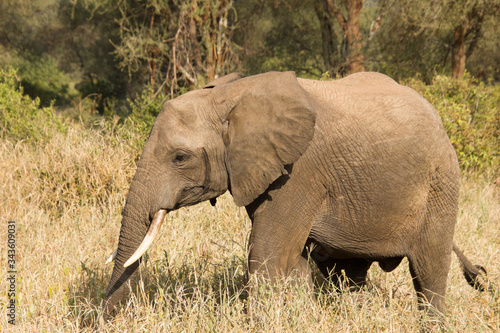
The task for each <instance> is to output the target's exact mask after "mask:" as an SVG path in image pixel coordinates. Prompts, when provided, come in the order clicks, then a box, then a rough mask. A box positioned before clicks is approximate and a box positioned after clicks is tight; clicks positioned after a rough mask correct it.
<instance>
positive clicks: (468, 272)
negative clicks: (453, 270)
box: [453, 243, 487, 291]
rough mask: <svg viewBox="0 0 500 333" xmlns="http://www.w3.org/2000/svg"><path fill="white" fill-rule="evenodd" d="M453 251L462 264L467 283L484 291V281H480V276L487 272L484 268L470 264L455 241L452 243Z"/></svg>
mask: <svg viewBox="0 0 500 333" xmlns="http://www.w3.org/2000/svg"><path fill="white" fill-rule="evenodd" d="M453 252H455V254H456V255H457V257H458V259H459V260H460V265H461V266H462V271H463V272H464V277H465V280H467V282H468V283H469V285H471V286H472V287H474V288H475V289H477V290H479V291H484V290H485V289H486V287H485V285H484V283H482V282H481V281H480V280H481V279H480V277H481V276H482V275H486V274H487V273H486V269H485V268H484V267H483V266H480V265H474V264H472V263H471V262H470V261H469V259H467V257H466V256H465V255H464V254H463V252H462V251H461V250H460V249H459V248H458V246H457V244H455V243H453Z"/></svg>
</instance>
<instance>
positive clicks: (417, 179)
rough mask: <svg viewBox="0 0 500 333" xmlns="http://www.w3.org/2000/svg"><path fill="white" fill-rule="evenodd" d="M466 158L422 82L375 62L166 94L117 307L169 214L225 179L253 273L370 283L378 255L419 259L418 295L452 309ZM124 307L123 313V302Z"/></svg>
mask: <svg viewBox="0 0 500 333" xmlns="http://www.w3.org/2000/svg"><path fill="white" fill-rule="evenodd" d="M459 181H460V168H459V163H458V159H457V155H456V153H455V151H454V149H453V146H452V145H451V143H450V139H449V138H448V136H447V134H446V131H445V129H444V127H443V124H442V121H441V118H440V117H439V115H438V113H437V111H436V110H435V109H434V107H433V106H432V105H431V104H430V103H429V102H428V101H427V100H426V99H424V98H423V97H421V96H420V95H419V94H418V93H417V92H416V91H414V90H413V89H411V88H409V87H405V86H403V85H400V84H398V83H397V82H395V81H394V80H392V79H391V78H389V77H387V76H385V75H383V74H379V73H374V72H364V73H357V74H352V75H350V76H347V77H345V78H343V79H338V80H333V81H317V80H310V79H303V78H297V77H296V75H295V73H294V72H268V73H263V74H258V75H253V76H244V75H242V74H239V73H233V74H229V75H226V76H223V77H220V78H217V79H215V80H214V81H212V82H210V83H208V84H207V85H205V86H204V87H202V88H200V89H197V90H193V91H191V92H188V93H185V94H183V95H181V96H179V97H177V98H174V99H172V100H170V101H167V102H166V103H165V104H164V106H163V108H162V110H161V112H160V113H159V114H158V116H157V118H156V120H155V122H154V124H153V126H152V129H151V132H150V134H149V138H148V140H147V142H146V144H145V146H144V150H143V152H142V155H141V158H140V160H139V163H138V166H137V171H136V173H135V175H134V177H133V179H132V182H131V185H130V189H129V193H128V195H127V200H126V203H125V207H124V210H123V218H122V222H121V230H120V235H119V239H118V248H117V250H116V251H115V253H114V254H113V256H112V257H111V258H110V260H111V259H114V260H115V263H114V268H113V272H112V275H111V278H110V281H109V285H108V287H107V290H106V293H105V296H104V299H103V307H104V313H107V314H112V313H114V312H115V311H116V309H117V307H118V304H120V302H122V301H123V300H124V299H126V297H127V295H128V293H129V292H130V284H129V283H127V282H129V281H130V279H131V277H132V276H133V275H134V273H136V272H137V269H138V267H139V263H140V261H141V257H142V255H143V254H144V253H145V251H146V250H147V248H148V247H149V246H150V245H151V243H152V241H153V239H154V237H155V236H156V235H157V233H158V231H159V229H160V225H161V223H162V221H163V219H164V217H165V216H166V215H167V214H168V213H169V212H171V211H173V210H176V209H178V208H181V207H185V206H190V205H194V204H196V203H199V202H202V201H206V200H210V202H211V203H212V204H215V203H216V198H217V197H218V196H220V195H222V194H224V193H225V192H226V191H229V192H230V193H231V195H232V198H233V200H234V203H235V204H236V205H237V206H244V207H245V209H246V211H247V213H248V215H249V217H250V220H251V222H252V227H251V232H250V236H249V246H248V273H249V276H253V275H254V274H261V275H262V276H264V278H266V279H268V280H269V281H273V280H274V279H276V278H280V277H287V276H290V275H291V274H297V273H299V274H303V275H304V276H308V275H310V273H311V268H310V265H309V263H308V259H312V260H313V261H314V262H315V263H316V264H317V266H318V267H319V269H320V271H321V272H322V273H323V274H324V275H325V276H327V277H335V276H337V277H338V276H339V275H340V273H341V272H342V271H343V272H344V274H345V276H347V278H348V279H349V280H350V281H351V282H353V283H354V284H357V285H362V284H363V283H364V282H365V280H366V274H367V271H368V269H369V267H370V265H371V264H372V263H373V262H378V263H379V265H380V267H381V268H382V269H383V270H385V271H391V270H393V269H395V268H396V267H397V266H398V265H399V263H400V262H401V260H402V259H403V258H404V257H406V258H407V259H408V263H409V268H410V272H411V276H412V279H413V284H414V288H415V290H416V293H417V297H418V300H419V308H428V307H427V306H426V305H427V304H429V303H430V305H431V306H432V307H433V308H435V309H436V310H437V312H438V313H444V311H445V289H446V280H447V275H448V272H449V270H450V262H451V253H452V252H453V251H454V252H455V253H457V254H458V256H459V259H460V261H461V263H462V268H463V271H464V275H465V276H466V277H467V278H468V282H469V283H470V284H471V285H473V286H476V287H477V288H478V289H480V286H479V284H478V283H477V277H478V275H479V274H480V273H481V271H484V269H483V268H482V267H480V266H474V265H472V264H471V263H470V261H469V260H468V259H467V258H466V257H465V255H463V253H462V252H461V251H460V250H459V249H458V247H457V246H456V244H455V243H454V241H453V234H454V228H455V224H456V220H457V210H458V195H459ZM111 316H112V315H111Z"/></svg>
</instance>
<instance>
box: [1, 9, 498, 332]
mask: <svg viewBox="0 0 500 333" xmlns="http://www.w3.org/2000/svg"><path fill="white" fill-rule="evenodd" d="M396 3H397V5H396ZM498 8H499V4H498V1H493V0H492V1H489V0H461V1H451V0H449V1H448V0H447V1H430V0H429V1H428V0H418V1H415V0H404V1H396V0H366V1H357V0H346V1H338V0H302V1H299V0H289V1H285V0H271V1H263V0H252V1H237V0H218V1H206V0H191V1H181V0H168V1H158V0H140V1H131V0H105V1H97V0H30V1H28V0H20V1H15V2H12V1H2V2H0V32H1V34H0V201H1V202H2V203H3V204H2V207H1V208H0V216H2V219H3V220H2V221H6V220H7V219H9V220H10V219H13V220H16V225H17V237H18V243H17V246H18V251H17V265H18V266H17V269H18V271H19V274H18V281H17V286H18V293H17V294H18V297H17V301H18V312H17V313H18V323H19V324H21V325H22V326H23V327H24V331H80V330H82V329H83V330H88V331H91V330H92V329H96V327H91V326H89V324H90V323H95V321H94V320H95V319H96V318H98V317H99V315H100V314H101V312H100V311H101V310H100V309H99V304H100V302H101V300H102V297H103V293H104V289H105V286H106V283H107V281H108V279H109V276H110V274H111V267H106V266H104V264H103V262H104V261H105V260H106V258H107V256H108V255H109V254H110V253H111V251H112V250H113V249H114V247H115V245H116V241H117V235H118V233H119V223H120V218H121V211H122V209H123V205H124V202H125V197H126V194H127V190H128V186H129V184H130V181H131V178H132V176H133V174H134V172H135V167H136V162H137V160H138V158H139V156H140V153H141V149H142V146H143V144H144V142H145V139H146V137H147V134H148V132H149V130H150V127H151V124H152V122H153V120H154V118H155V116H156V115H157V113H158V111H159V110H160V108H161V105H162V104H163V102H164V101H166V100H167V99H169V98H172V97H175V96H177V95H179V94H181V93H184V92H186V91H188V90H191V89H194V88H196V87H199V86H201V85H203V84H204V83H206V82H207V81H209V80H211V79H213V78H215V77H217V76H220V75H223V74H226V73H228V72H231V71H241V72H244V73H245V74H255V73H260V72H264V71H268V70H295V71H296V72H297V73H298V75H299V76H303V77H309V78H317V79H323V80H329V79H332V78H337V77H341V76H343V75H346V74H348V73H350V72H353V71H358V70H377V71H380V72H383V73H386V74H388V75H390V76H391V77H393V78H394V79H396V80H398V81H399V82H401V83H403V84H406V85H408V86H410V87H412V88H414V89H415V90H417V91H418V92H419V93H420V94H422V95H423V96H424V97H425V98H427V99H428V100H429V101H430V102H431V103H432V104H433V105H434V106H435V107H436V109H437V110H438V112H439V114H440V116H441V118H442V120H443V124H444V126H445V128H446V130H447V132H448V135H449V136H450V139H451V141H452V144H453V145H454V147H455V150H456V151H457V155H458V158H459V160H460V163H461V167H462V171H463V177H462V178H463V184H462V189H461V201H460V211H459V218H458V223H457V229H456V237H455V239H456V241H457V243H458V244H459V245H460V246H462V247H463V249H464V251H465V252H466V253H467V255H469V256H470V257H471V258H472V259H473V261H474V262H478V263H480V264H482V265H484V266H485V267H486V268H487V269H488V273H489V277H490V280H491V281H493V282H494V283H496V284H497V285H498V279H499V278H500V271H499V267H498V256H499V253H500V243H499V242H498V240H499V239H500V223H499V216H500V204H499V203H500V200H499V198H500V193H499V188H500V187H499V184H500V178H499V176H500V168H499V163H500V157H499V156H500V152H499V149H500V107H499V106H500V86H499V85H498V82H499V81H500V68H499V56H500V55H499V53H498V52H499V51H498V50H499V49H498V46H499V43H500V38H499V36H500V33H499V32H500V31H498V29H499V28H500V27H499V25H498V24H497V22H498V20H499V18H500V17H499V12H500V11H499V10H498ZM356 21H358V22H359V25H358V28H359V29H358V30H359V31H358V33H355V32H354V33H353V30H352V29H351V28H352V26H351V25H355V24H356ZM354 30H355V29H354ZM349 34H351V35H349ZM348 35H349V36H348ZM462 56H463V57H462ZM462 65H463V66H462ZM464 66H465V67H464ZM166 224H169V232H168V233H165V234H164V235H162V236H161V237H160V239H159V240H158V241H157V243H155V245H154V246H153V247H152V248H151V250H150V251H149V254H148V255H147V256H146V264H145V265H144V268H143V270H142V278H143V281H144V284H140V285H139V286H140V289H139V290H138V291H137V293H136V294H135V296H134V297H133V298H132V300H131V303H130V304H129V307H128V308H127V309H126V310H125V311H124V312H123V313H122V314H121V315H120V316H119V317H118V319H117V320H116V321H115V322H114V323H113V324H111V325H103V324H102V323H101V324H98V325H99V326H98V327H97V330H99V331H101V330H102V331H165V332H167V331H186V330H187V331H200V330H201V331H210V330H215V331H307V330H312V331H328V330H332V331H353V332H366V331H387V330H388V331H394V332H396V331H416V330H417V328H418V314H417V311H416V305H415V298H414V292H413V287H412V283H411V279H410V274H409V272H408V269H407V267H406V266H407V265H401V267H399V268H398V269H396V270H395V271H394V272H393V273H390V274H386V273H383V272H381V270H380V269H378V267H374V268H373V269H371V270H370V281H371V283H370V285H369V286H368V287H367V288H366V289H365V290H363V291H362V292H360V293H349V292H347V291H345V292H344V291H342V290H341V291H338V290H333V289H332V288H331V286H330V287H329V286H323V287H321V288H323V289H322V290H321V292H319V290H318V297H317V299H316V300H312V299H311V298H309V297H308V296H307V295H304V294H302V293H303V291H301V290H292V291H290V290H284V291H283V292H282V293H280V292H277V293H276V295H274V296H270V297H269V298H268V299H264V300H262V303H261V305H262V306H261V307H258V308H256V309H258V310H256V314H255V316H254V317H252V318H249V316H248V314H247V313H246V310H245V309H246V304H247V303H246V302H247V294H246V289H245V279H246V278H245V269H246V261H245V260H246V259H245V256H246V248H245V246H246V245H245V244H246V241H247V240H246V238H247V234H248V230H249V228H250V222H249V221H248V218H247V217H246V216H245V213H244V211H243V210H241V209H238V208H236V207H235V206H234V205H233V204H232V202H231V199H230V197H229V196H224V197H223V198H222V199H221V200H219V203H218V204H217V206H216V207H215V208H212V207H210V206H209V205H208V204H206V203H204V204H200V205H197V206H194V207H191V208H187V209H182V210H180V211H176V212H173V213H172V214H170V215H169V221H168V222H167V223H166ZM4 230H6V229H4ZM0 233H2V235H3V234H4V232H0ZM2 239H3V240H5V239H4V238H2ZM6 255H7V253H6V252H5V251H2V253H0V258H1V260H2V262H6ZM318 285H319V286H321V284H318ZM318 288H320V287H318ZM0 290H1V291H2V294H1V295H0V304H6V299H7V296H6V294H5V291H6V290H7V286H6V280H5V279H2V280H1V282H0ZM448 293H449V294H448V297H447V298H448V311H449V314H448V315H449V320H448V321H447V322H446V329H447V330H449V331H484V332H488V331H492V332H495V331H499V330H500V297H499V291H498V289H496V287H492V288H491V290H489V291H488V292H486V293H483V294H478V293H476V292H475V291H473V290H472V289H470V288H469V287H468V286H467V285H466V283H465V282H464V281H463V279H462V277H461V274H460V273H459V267H458V262H457V261H454V262H453V265H452V273H451V274H450V287H449V288H448ZM291 295H295V296H296V297H291ZM273 297H274V298H273ZM42 300H43V302H42ZM254 319H255V320H254ZM7 325H8V324H7V322H6V319H5V316H2V319H1V320H0V327H1V328H2V329H3V328H4V327H6V326H7Z"/></svg>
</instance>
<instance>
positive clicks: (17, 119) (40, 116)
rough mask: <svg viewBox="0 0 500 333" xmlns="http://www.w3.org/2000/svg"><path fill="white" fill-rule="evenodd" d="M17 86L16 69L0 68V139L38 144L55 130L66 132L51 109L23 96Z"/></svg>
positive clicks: (62, 122)
mask: <svg viewBox="0 0 500 333" xmlns="http://www.w3.org/2000/svg"><path fill="white" fill-rule="evenodd" d="M19 83H20V79H19V77H18V76H17V73H16V71H15V70H13V69H6V70H4V69H0V137H1V138H5V139H11V140H16V141H17V140H28V141H41V140H45V139H47V138H50V137H51V136H52V132H53V131H54V130H57V131H65V130H66V126H67V124H66V123H65V121H64V120H62V119H61V118H60V117H59V116H57V115H56V114H55V111H54V109H53V108H52V106H49V107H40V100H39V99H38V98H36V99H34V100H33V99H31V98H30V97H29V96H26V95H24V94H23V89H22V87H21V86H20V85H19Z"/></svg>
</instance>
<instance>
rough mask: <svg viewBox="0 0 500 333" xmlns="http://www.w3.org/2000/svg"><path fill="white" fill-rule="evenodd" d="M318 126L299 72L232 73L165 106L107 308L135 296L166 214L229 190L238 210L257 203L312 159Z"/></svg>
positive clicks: (135, 187)
mask: <svg viewBox="0 0 500 333" xmlns="http://www.w3.org/2000/svg"><path fill="white" fill-rule="evenodd" d="M314 124H315V112H314V110H313V107H312V106H311V104H310V102H309V99H308V96H307V94H306V92H305V91H304V90H303V89H302V88H301V86H300V85H299V83H298V82H297V79H296V77H295V74H294V73H292V72H287V73H277V72H272V73H266V74H261V75H256V76H251V77H246V78H243V77H242V76H241V75H239V74H231V75H228V76H225V77H222V78H220V79H217V80H215V81H213V82H212V83H210V84H208V85H207V86H205V87H204V88H203V89H199V90H195V91H192V92H189V93H187V94H184V95H183V96H181V97H178V98H176V99H174V100H171V101H168V102H167V103H165V105H164V106H163V109H162V111H161V112H160V114H159V115H158V117H157V119H156V121H155V123H154V125H153V128H152V130H151V133H150V136H149V139H148V141H147V143H146V145H145V147H144V151H143V153H142V156H141V160H140V161H139V165H138V168H137V172H136V174H135V176H134V178H133V180H132V184H131V185H130V191H129V193H128V197H127V202H126V204H125V208H124V212H123V219H122V226H121V231H120V238H119V242H118V250H117V252H116V258H115V266H114V269H113V274H112V277H111V280H110V282H109V285H108V288H107V291H106V296H105V300H104V304H105V307H106V309H107V310H111V309H112V308H113V307H114V306H115V305H116V304H117V303H118V302H119V301H121V300H122V299H124V298H125V296H126V295H127V293H128V288H127V287H126V282H127V281H128V280H129V278H130V277H131V276H132V275H133V273H134V272H135V271H136V270H137V268H138V266H139V260H138V259H139V258H140V257H141V256H142V254H143V253H144V252H145V250H146V249H147V247H148V246H149V245H150V244H151V242H152V239H153V237H154V234H155V233H156V232H157V230H158V229H159V224H160V223H161V221H162V220H163V217H164V216H165V214H166V213H168V212H169V211H172V210H175V209H177V208H180V207H183V206H189V205H193V204H196V203H198V202H201V201H204V200H209V199H214V198H216V197H218V196H219V195H221V194H223V193H224V192H225V191H226V190H228V189H229V190H230V191H231V194H232V196H233V198H234V201H235V203H236V204H237V205H239V206H245V205H248V204H250V203H251V202H252V201H253V200H255V199H256V198H257V197H258V196H259V195H260V194H261V193H263V192H264V191H265V190H266V189H267V188H268V186H269V184H271V183H272V182H273V181H274V180H276V179H277V178H278V177H280V176H281V175H282V174H284V173H286V171H285V169H284V166H285V165H287V164H291V163H294V162H295V161H296V160H297V159H298V158H299V157H300V155H301V154H303V153H304V151H305V150H306V149H307V147H308V145H309V142H310V141H311V139H312V137H313V134H314ZM148 230H149V232H148ZM124 266H126V267H124Z"/></svg>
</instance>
